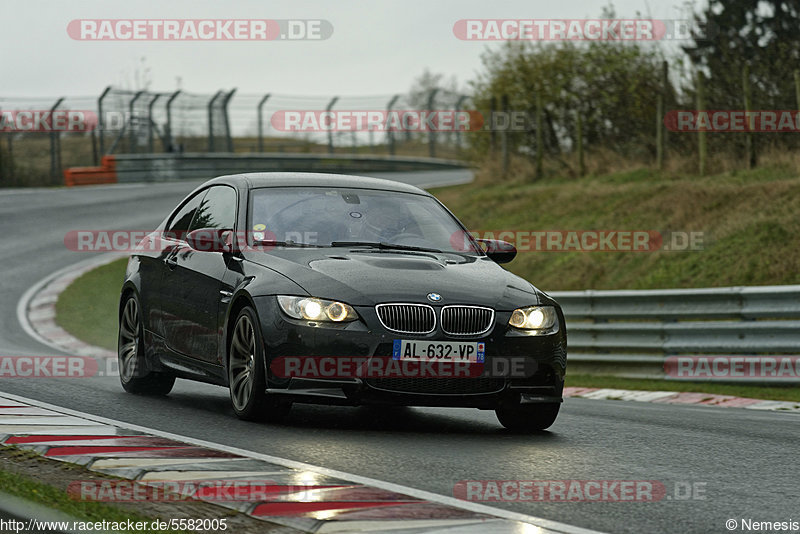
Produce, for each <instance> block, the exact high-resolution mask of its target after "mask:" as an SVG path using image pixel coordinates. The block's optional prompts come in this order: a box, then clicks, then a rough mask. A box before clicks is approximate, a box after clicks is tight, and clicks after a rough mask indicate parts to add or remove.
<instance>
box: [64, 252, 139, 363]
mask: <svg viewBox="0 0 800 534" xmlns="http://www.w3.org/2000/svg"><path fill="white" fill-rule="evenodd" d="M127 262H128V260H127V258H122V259H119V260H116V261H113V262H111V263H109V264H106V265H102V266H100V267H98V268H96V269H93V270H91V271H89V272H87V273H85V274H83V275H81V276H80V277H78V278H77V279H75V281H74V282H72V284H70V285H69V287H67V289H66V290H64V292H63V293H61V295H60V296H59V298H58V301H57V302H56V322H57V323H58V325H59V326H60V327H61V328H63V329H64V330H66V331H67V332H70V333H71V334H72V335H73V336H75V337H77V338H78V339H80V340H83V341H85V342H86V343H89V344H91V345H95V346H98V347H103V348H106V349H109V350H117V308H118V306H119V293H120V289H121V288H122V280H123V279H124V277H125V266H126V265H127Z"/></svg>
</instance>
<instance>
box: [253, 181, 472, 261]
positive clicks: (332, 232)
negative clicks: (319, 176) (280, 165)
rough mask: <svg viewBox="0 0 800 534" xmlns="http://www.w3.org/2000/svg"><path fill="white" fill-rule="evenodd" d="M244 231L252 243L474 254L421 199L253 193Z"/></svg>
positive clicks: (310, 191)
mask: <svg viewBox="0 0 800 534" xmlns="http://www.w3.org/2000/svg"><path fill="white" fill-rule="evenodd" d="M248 228H250V229H251V230H252V232H253V237H254V239H255V240H257V241H258V240H267V241H271V240H274V241H278V242H287V243H292V242H293V243H304V244H311V245H317V246H331V244H332V243H333V244H340V243H342V242H353V243H376V244H377V243H383V244H384V245H398V246H401V247H419V248H425V249H434V250H441V251H443V252H457V253H461V254H463V253H470V254H477V251H476V249H475V247H474V244H473V242H472V240H471V238H469V236H468V235H466V234H465V232H464V231H463V229H462V227H461V226H460V225H459V224H458V222H457V221H456V219H455V218H454V217H453V216H452V215H451V214H450V213H449V212H448V211H447V210H445V209H444V208H443V207H442V206H441V205H440V204H439V203H438V202H437V201H436V200H434V199H433V198H431V197H428V196H424V195H415V194H410V193H399V192H394V191H378V190H372V189H339V188H324V187H286V188H261V189H254V190H253V192H252V194H251V198H250V213H249V220H248Z"/></svg>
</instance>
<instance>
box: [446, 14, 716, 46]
mask: <svg viewBox="0 0 800 534" xmlns="http://www.w3.org/2000/svg"><path fill="white" fill-rule="evenodd" d="M712 30H713V27H712V26H701V25H698V24H697V22H696V21H693V20H686V19H461V20H458V21H456V23H455V24H453V35H455V37H456V38H457V39H460V40H462V41H665V40H666V41H688V40H695V39H697V40H706V39H711V38H712V37H713V36H714V35H715V34H716V32H714V31H712Z"/></svg>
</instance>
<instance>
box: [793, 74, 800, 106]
mask: <svg viewBox="0 0 800 534" xmlns="http://www.w3.org/2000/svg"><path fill="white" fill-rule="evenodd" d="M794 97H795V102H796V104H795V105H796V106H797V109H799V110H800V70H797V69H794Z"/></svg>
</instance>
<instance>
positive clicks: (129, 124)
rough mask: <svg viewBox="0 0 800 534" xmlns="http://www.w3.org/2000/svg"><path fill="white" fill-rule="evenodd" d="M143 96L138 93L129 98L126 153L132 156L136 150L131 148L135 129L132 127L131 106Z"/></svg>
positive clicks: (142, 92) (140, 92)
mask: <svg viewBox="0 0 800 534" xmlns="http://www.w3.org/2000/svg"><path fill="white" fill-rule="evenodd" d="M143 94H144V91H139V92H137V93H136V94H135V95H133V98H131V101H130V103H129V104H128V115H129V116H128V128H129V130H128V152H130V153H131V154H133V153H134V152H136V150H135V149H134V148H133V146H134V141H135V139H136V129H135V128H134V127H133V123H134V117H133V106H134V104H136V101H137V100H139V97H140V96H142V95H143Z"/></svg>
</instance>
